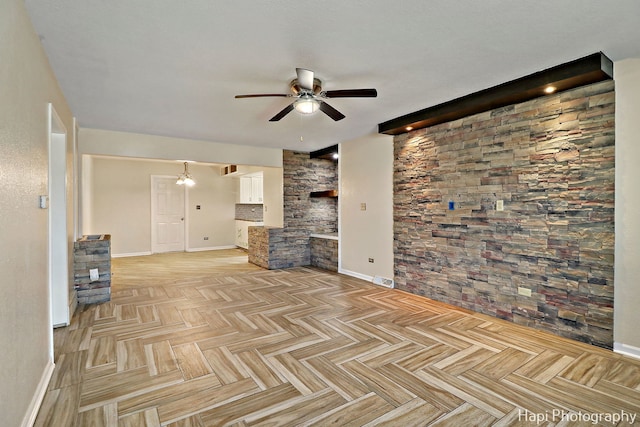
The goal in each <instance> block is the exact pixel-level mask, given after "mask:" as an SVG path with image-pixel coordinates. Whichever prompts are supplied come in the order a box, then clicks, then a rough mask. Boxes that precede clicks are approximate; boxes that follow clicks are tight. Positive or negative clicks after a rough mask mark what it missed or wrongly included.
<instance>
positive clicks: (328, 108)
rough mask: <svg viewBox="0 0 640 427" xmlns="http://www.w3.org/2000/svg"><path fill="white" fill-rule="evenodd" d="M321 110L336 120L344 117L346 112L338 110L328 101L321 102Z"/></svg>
mask: <svg viewBox="0 0 640 427" xmlns="http://www.w3.org/2000/svg"><path fill="white" fill-rule="evenodd" d="M320 111H322V112H323V113H325V114H326V115H327V116H329V117H331V118H332V119H333V120H335V121H336V122H337V121H338V120H342V119H344V114H342V113H341V112H340V111H338V110H336V109H335V108H333V107H332V106H331V105H329V104H327V103H326V102H320Z"/></svg>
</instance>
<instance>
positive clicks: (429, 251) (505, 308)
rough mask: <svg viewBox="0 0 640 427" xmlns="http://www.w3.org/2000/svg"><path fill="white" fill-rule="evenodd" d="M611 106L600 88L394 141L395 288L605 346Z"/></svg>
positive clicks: (610, 86)
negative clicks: (500, 208)
mask: <svg viewBox="0 0 640 427" xmlns="http://www.w3.org/2000/svg"><path fill="white" fill-rule="evenodd" d="M614 99H615V97H614V83H613V82H612V81H607V82H602V83H597V84H594V85H589V86H585V87H581V88H577V89H574V90H571V91H566V92H562V93H559V94H555V95H550V96H545V97H542V98H538V99H536V100H532V101H528V102H525V103H521V104H517V105H512V106H508V107H504V108H500V109H497V110H494V111H489V112H485V113H480V114H477V115H474V116H471V117H467V118H464V119H460V120H456V121H453V122H449V123H444V124H441V125H437V126H433V127H431V128H427V129H421V130H417V131H414V132H411V133H407V134H404V135H399V136H397V137H395V139H394V254H395V255H394V256H395V281H396V285H397V287H398V288H400V289H403V290H406V291H409V292H413V293H417V294H420V295H425V296H427V297H429V298H433V299H436V300H439V301H444V302H447V303H451V304H453V305H456V306H460V307H464V308H468V309H471V310H474V311H476V312H480V313H485V314H489V315H493V316H496V317H499V318H503V319H507V320H510V321H513V322H515V323H519V324H523V325H527V326H532V327H535V328H538V329H542V330H546V331H550V332H553V333H555V334H558V335H560V336H564V337H568V338H572V339H576V340H579V341H583V342H587V343H592V344H594V345H598V346H602V347H606V348H611V347H612V344H613V253H614V139H615V138H614V107H615V105H614ZM498 200H503V201H504V211H497V210H496V208H495V207H496V201H498ZM450 201H452V202H454V206H455V210H453V211H452V210H449V209H448V206H449V202H450ZM519 290H520V291H522V292H525V293H526V292H528V291H530V292H531V296H523V295H520V294H519V292H518V291H519Z"/></svg>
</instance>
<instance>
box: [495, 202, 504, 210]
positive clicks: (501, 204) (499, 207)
mask: <svg viewBox="0 0 640 427" xmlns="http://www.w3.org/2000/svg"><path fill="white" fill-rule="evenodd" d="M496 210H497V211H503V210H504V200H497V201H496Z"/></svg>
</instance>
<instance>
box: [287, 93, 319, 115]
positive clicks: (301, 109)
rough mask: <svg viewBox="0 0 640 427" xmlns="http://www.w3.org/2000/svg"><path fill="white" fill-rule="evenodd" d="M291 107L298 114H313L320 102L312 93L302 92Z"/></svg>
mask: <svg viewBox="0 0 640 427" xmlns="http://www.w3.org/2000/svg"><path fill="white" fill-rule="evenodd" d="M293 107H294V108H295V109H296V111H297V112H298V113H300V114H313V113H315V112H316V111H318V108H319V107H320V102H319V101H318V100H317V99H315V98H314V97H313V96H312V95H310V94H304V95H301V96H300V97H299V98H298V99H297V100H296V101H295V102H294V103H293Z"/></svg>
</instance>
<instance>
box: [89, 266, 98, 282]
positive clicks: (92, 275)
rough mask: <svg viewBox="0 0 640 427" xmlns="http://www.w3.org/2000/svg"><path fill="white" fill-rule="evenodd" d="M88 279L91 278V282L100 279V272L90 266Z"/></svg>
mask: <svg viewBox="0 0 640 427" xmlns="http://www.w3.org/2000/svg"><path fill="white" fill-rule="evenodd" d="M89 279H91V281H92V282H95V281H96V280H99V279H100V273H99V272H98V269H97V268H92V269H90V270H89Z"/></svg>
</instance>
